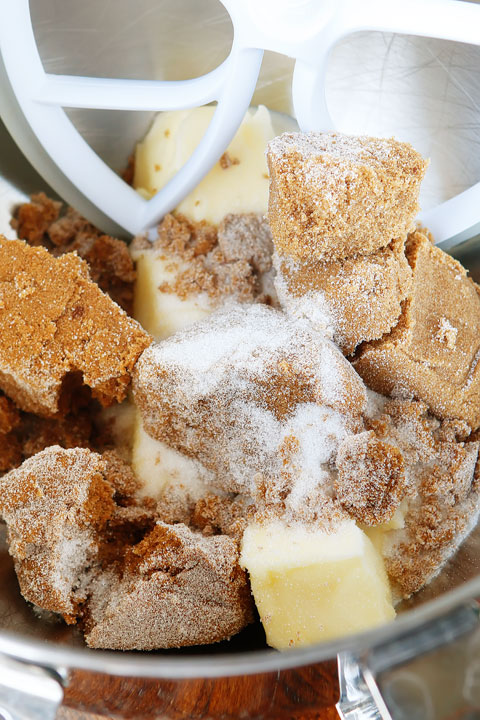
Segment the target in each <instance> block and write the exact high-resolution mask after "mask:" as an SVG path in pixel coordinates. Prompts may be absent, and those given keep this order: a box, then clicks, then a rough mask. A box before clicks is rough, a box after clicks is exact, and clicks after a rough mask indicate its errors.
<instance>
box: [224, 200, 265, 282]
mask: <svg viewBox="0 0 480 720" xmlns="http://www.w3.org/2000/svg"><path fill="white" fill-rule="evenodd" d="M218 246H219V248H220V250H221V251H222V254H223V256H224V258H225V260H226V261H227V262H233V261H235V260H246V261H247V262H248V263H250V265H251V266H252V267H253V268H254V270H256V271H257V272H259V273H262V272H267V271H268V270H270V269H271V267H272V253H273V243H272V234H271V232H270V227H269V225H268V223H267V222H266V220H265V218H264V217H263V216H262V215H260V214H258V213H240V214H235V213H230V214H228V215H226V216H225V217H224V218H223V220H222V222H221V223H220V225H219V228H218Z"/></svg>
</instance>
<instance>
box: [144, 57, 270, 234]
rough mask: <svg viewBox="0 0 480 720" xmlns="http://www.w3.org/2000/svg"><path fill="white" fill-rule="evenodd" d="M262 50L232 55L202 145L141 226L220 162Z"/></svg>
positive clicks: (252, 85)
mask: <svg viewBox="0 0 480 720" xmlns="http://www.w3.org/2000/svg"><path fill="white" fill-rule="evenodd" d="M262 58H263V51H261V50H253V49H242V50H239V51H238V52H236V53H233V51H232V55H231V56H230V63H231V67H230V68H229V77H228V79H227V83H226V84H225V86H224V89H223V94H222V95H221V97H220V99H219V101H218V106H217V109H216V110H215V113H214V116H213V118H212V120H211V122H210V125H209V126H208V128H207V131H206V132H205V135H204V136H203V138H202V140H201V141H200V144H199V145H198V147H197V148H196V149H195V151H194V152H193V154H192V155H191V156H190V158H189V159H188V160H187V162H186V163H185V165H184V166H183V167H182V168H181V169H180V170H179V171H178V172H177V174H176V175H175V176H174V177H173V178H172V179H171V180H170V181H169V182H168V183H167V184H166V185H165V186H164V187H163V188H162V190H161V192H159V193H158V194H157V195H155V196H154V197H153V198H152V199H151V200H149V202H148V204H147V207H146V208H145V209H144V213H143V218H142V220H141V225H142V226H143V227H152V225H153V224H156V223H157V222H158V221H159V220H160V218H162V217H163V216H164V215H165V213H167V212H170V211H171V210H173V209H174V208H175V207H176V206H177V205H178V204H179V203H180V202H181V200H182V199H183V198H184V197H185V196H186V195H188V193H190V192H191V191H192V190H193V189H194V187H195V186H196V185H197V184H198V183H199V182H200V180H201V179H202V178H203V177H204V175H205V172H206V169H207V170H210V168H211V167H213V165H214V164H215V163H216V162H217V160H218V159H219V158H220V156H221V155H222V153H223V152H224V151H225V148H226V147H228V145H229V144H230V142H231V140H232V139H233V137H234V135H235V133H236V132H237V129H238V128H239V126H240V124H241V122H242V120H243V118H244V116H245V113H246V111H247V109H248V107H249V105H250V101H251V99H252V95H253V93H254V91H255V86H256V84H257V78H258V74H259V72H260V66H261V64H262Z"/></svg>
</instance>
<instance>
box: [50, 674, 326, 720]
mask: <svg viewBox="0 0 480 720" xmlns="http://www.w3.org/2000/svg"><path fill="white" fill-rule="evenodd" d="M337 700H338V680H337V672H336V662H335V661H329V662H324V663H318V664H316V665H309V666H307V667H304V668H296V669H292V670H282V671H277V672H271V673H262V674H257V675H246V676H240V677H230V678H212V679H186V680H154V679H152V680H149V679H141V680H139V679H135V678H115V677H112V676H109V675H99V674H97V673H95V674H94V673H89V672H86V671H83V670H82V671H74V673H73V674H72V677H71V681H70V684H69V686H68V687H67V688H66V689H65V697H64V705H63V707H62V708H60V710H59V712H58V715H57V720H119V719H120V718H121V719H122V720H123V719H124V718H131V719H132V720H133V719H134V718H135V719H136V720H239V718H242V720H338V714H337V712H336V710H335V703H336V702H337Z"/></svg>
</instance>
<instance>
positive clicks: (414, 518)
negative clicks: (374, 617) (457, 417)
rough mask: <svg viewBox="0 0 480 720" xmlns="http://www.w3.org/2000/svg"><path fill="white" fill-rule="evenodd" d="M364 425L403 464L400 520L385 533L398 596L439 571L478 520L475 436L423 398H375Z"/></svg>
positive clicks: (386, 557)
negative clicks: (439, 414)
mask: <svg viewBox="0 0 480 720" xmlns="http://www.w3.org/2000/svg"><path fill="white" fill-rule="evenodd" d="M376 403H378V407H377V409H376V410H375V411H374V412H371V411H369V417H368V418H367V424H368V425H369V426H370V427H371V429H372V430H373V431H374V432H375V435H376V437H377V438H378V440H379V441H381V442H382V443H387V444H388V445H390V446H393V447H395V448H397V449H398V450H399V451H400V452H401V455H402V457H403V462H404V467H405V480H406V482H405V485H404V499H405V503H406V504H404V505H402V506H401V507H403V509H402V515H403V516H404V522H405V525H404V527H403V528H398V529H395V530H390V531H388V532H387V533H385V535H384V539H383V546H382V552H383V556H384V560H385V565H386V569H387V572H388V574H389V576H390V579H391V581H392V582H393V584H394V586H395V587H396V591H397V593H398V594H400V595H401V596H403V597H408V596H409V595H410V594H411V593H413V592H416V591H417V590H419V589H420V588H421V587H422V586H423V585H425V584H426V583H428V582H429V581H430V580H431V579H432V578H433V577H434V576H435V575H436V573H437V572H438V571H439V570H440V568H441V567H442V565H443V564H444V563H445V562H446V560H447V559H448V558H449V557H450V556H451V555H452V554H453V553H454V552H455V550H456V549H457V548H458V546H459V545H460V543H461V542H462V541H463V540H464V538H465V537H466V535H467V534H468V533H469V532H470V530H471V529H472V527H473V526H474V524H475V522H476V521H477V518H478V515H479V512H480V492H479V490H480V488H479V485H478V479H477V476H476V466H477V461H478V451H479V446H480V443H479V442H478V441H469V442H466V438H467V437H468V434H469V428H468V425H467V424H466V423H464V422H462V421H460V422H459V421H451V420H443V421H440V420H438V419H437V418H435V417H433V416H432V415H431V414H430V413H429V412H428V410H427V407H426V405H425V404H424V403H420V402H415V401H413V402H412V401H401V400H387V399H386V398H380V397H379V396H378V397H377V400H376Z"/></svg>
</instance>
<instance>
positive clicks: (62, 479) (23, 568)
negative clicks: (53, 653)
mask: <svg viewBox="0 0 480 720" xmlns="http://www.w3.org/2000/svg"><path fill="white" fill-rule="evenodd" d="M113 512H114V502H113V488H112V486H111V484H110V483H109V482H108V481H107V480H106V479H105V463H104V462H103V461H102V458H101V457H100V455H97V454H95V453H91V452H90V451H89V450H84V449H80V448H76V449H72V450H64V449H62V448H60V447H58V446H54V447H51V448H48V449H47V450H44V451H43V452H41V453H39V454H38V455H35V456H34V457H33V458H30V459H29V460H26V461H25V462H24V463H23V464H22V466H21V467H20V468H18V469H16V470H12V471H11V472H10V473H8V474H7V475H5V476H4V477H3V478H2V479H1V480H0V513H1V515H2V516H3V519H4V520H5V522H6V524H7V529H8V542H9V551H10V554H11V555H12V556H13V558H14V561H15V570H16V573H17V577H18V580H19V583H20V589H21V591H22V594H23V596H24V597H25V599H27V600H29V601H30V602H33V603H35V604H36V605H38V606H39V607H42V608H44V609H46V610H51V611H53V612H57V613H60V614H61V615H63V616H64V618H65V619H66V620H67V622H74V621H75V618H76V616H77V615H78V613H79V610H80V607H81V605H82V604H83V603H84V602H85V601H86V599H87V590H86V584H87V580H88V576H89V568H92V571H93V567H94V566H95V564H96V560H97V552H98V535H99V533H100V532H101V531H102V530H103V529H104V527H105V525H106V523H107V521H108V520H109V518H110V517H111V516H112V514H113Z"/></svg>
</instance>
